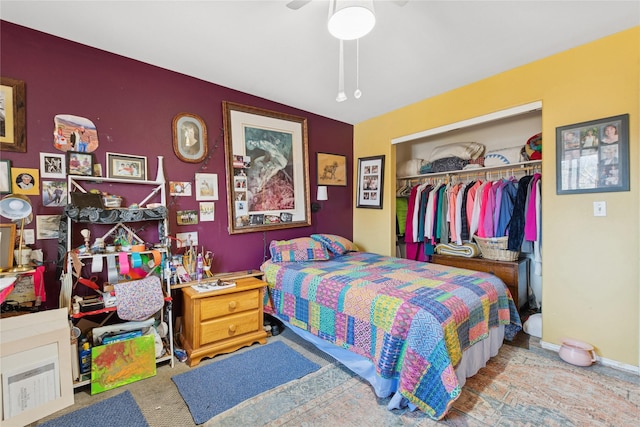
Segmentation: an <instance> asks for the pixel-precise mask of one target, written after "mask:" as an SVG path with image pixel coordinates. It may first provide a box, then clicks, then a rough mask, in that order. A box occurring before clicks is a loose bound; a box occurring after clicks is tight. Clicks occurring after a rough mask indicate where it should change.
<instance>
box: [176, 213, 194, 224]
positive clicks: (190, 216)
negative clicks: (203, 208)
mask: <svg viewBox="0 0 640 427" xmlns="http://www.w3.org/2000/svg"><path fill="white" fill-rule="evenodd" d="M176 217H177V221H178V225H196V224H197V223H198V211H196V210H185V211H177V212H176Z"/></svg>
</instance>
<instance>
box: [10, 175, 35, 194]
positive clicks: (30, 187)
mask: <svg viewBox="0 0 640 427" xmlns="http://www.w3.org/2000/svg"><path fill="white" fill-rule="evenodd" d="M11 179H13V182H12V186H11V192H12V193H14V194H25V195H26V194H29V195H32V196H35V195H38V194H40V171H39V170H38V169H31V168H11Z"/></svg>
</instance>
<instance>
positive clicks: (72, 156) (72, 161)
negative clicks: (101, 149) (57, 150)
mask: <svg viewBox="0 0 640 427" xmlns="http://www.w3.org/2000/svg"><path fill="white" fill-rule="evenodd" d="M66 156H67V174H69V175H82V176H93V163H94V160H93V154H92V153H85V152H84V151H82V152H81V151H67V152H66Z"/></svg>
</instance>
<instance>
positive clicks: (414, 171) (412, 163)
mask: <svg viewBox="0 0 640 427" xmlns="http://www.w3.org/2000/svg"><path fill="white" fill-rule="evenodd" d="M422 162H423V160H422V159H411V160H407V161H406V162H402V163H400V164H399V165H398V167H397V168H396V176H412V175H418V174H419V173H420V166H422Z"/></svg>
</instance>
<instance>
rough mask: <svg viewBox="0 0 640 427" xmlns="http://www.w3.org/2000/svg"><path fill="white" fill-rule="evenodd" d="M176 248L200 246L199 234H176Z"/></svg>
mask: <svg viewBox="0 0 640 427" xmlns="http://www.w3.org/2000/svg"><path fill="white" fill-rule="evenodd" d="M176 239H177V242H176V247H177V248H178V249H180V248H189V247H191V246H198V232H197V231H186V232H184V233H176Z"/></svg>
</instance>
